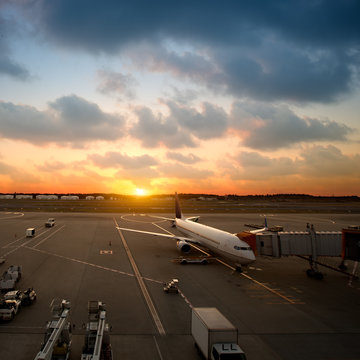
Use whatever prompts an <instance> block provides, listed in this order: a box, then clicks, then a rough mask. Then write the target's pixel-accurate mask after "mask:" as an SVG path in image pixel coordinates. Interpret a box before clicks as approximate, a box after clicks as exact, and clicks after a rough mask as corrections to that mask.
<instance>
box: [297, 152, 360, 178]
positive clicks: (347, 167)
mask: <svg viewBox="0 0 360 360" xmlns="http://www.w3.org/2000/svg"><path fill="white" fill-rule="evenodd" d="M301 157H302V159H303V165H302V167H301V172H302V173H303V174H304V175H305V176H311V177H315V178H327V177H347V176H353V177H357V178H358V179H359V181H360V154H353V155H346V154H343V153H342V152H341V150H340V149H338V148H337V147H335V146H333V145H328V146H311V147H309V148H306V149H305V150H304V151H303V152H302V153H301Z"/></svg>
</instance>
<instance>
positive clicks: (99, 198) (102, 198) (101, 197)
mask: <svg viewBox="0 0 360 360" xmlns="http://www.w3.org/2000/svg"><path fill="white" fill-rule="evenodd" d="M96 200H105V198H104V197H103V196H100V195H99V196H97V197H96Z"/></svg>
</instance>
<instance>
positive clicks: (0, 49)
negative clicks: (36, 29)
mask: <svg viewBox="0 0 360 360" xmlns="http://www.w3.org/2000/svg"><path fill="white" fill-rule="evenodd" d="M0 10H1V4H0ZM14 33H17V26H16V24H15V23H14V22H12V21H10V20H9V19H6V18H5V17H3V16H1V13H0V75H7V76H9V77H11V78H12V79H15V80H20V81H27V80H30V79H31V75H30V72H29V71H28V70H27V69H26V68H25V67H24V66H23V65H21V64H20V63H19V62H17V61H16V60H15V59H13V58H12V56H11V50H10V48H9V43H10V42H11V39H10V38H11V36H12V34H14Z"/></svg>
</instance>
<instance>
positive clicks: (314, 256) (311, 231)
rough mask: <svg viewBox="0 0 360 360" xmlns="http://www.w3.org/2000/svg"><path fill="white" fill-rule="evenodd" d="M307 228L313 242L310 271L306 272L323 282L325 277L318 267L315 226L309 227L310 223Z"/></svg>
mask: <svg viewBox="0 0 360 360" xmlns="http://www.w3.org/2000/svg"><path fill="white" fill-rule="evenodd" d="M306 228H307V231H308V233H309V236H310V241H311V255H310V256H309V264H310V269H307V270H306V275H307V276H309V277H314V278H315V279H319V280H321V279H322V278H323V277H324V275H323V273H322V272H321V271H319V269H318V265H317V259H318V252H317V240H316V232H315V229H314V225H313V224H311V225H309V223H308V224H306Z"/></svg>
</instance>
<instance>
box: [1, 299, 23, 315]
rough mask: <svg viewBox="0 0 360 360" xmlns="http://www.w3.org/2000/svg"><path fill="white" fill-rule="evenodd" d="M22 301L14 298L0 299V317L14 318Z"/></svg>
mask: <svg viewBox="0 0 360 360" xmlns="http://www.w3.org/2000/svg"><path fill="white" fill-rule="evenodd" d="M20 306H21V301H20V300H18V299H14V300H5V299H4V300H0V319H1V320H12V319H13V318H14V316H15V315H16V314H17V313H18V311H19V310H20Z"/></svg>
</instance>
